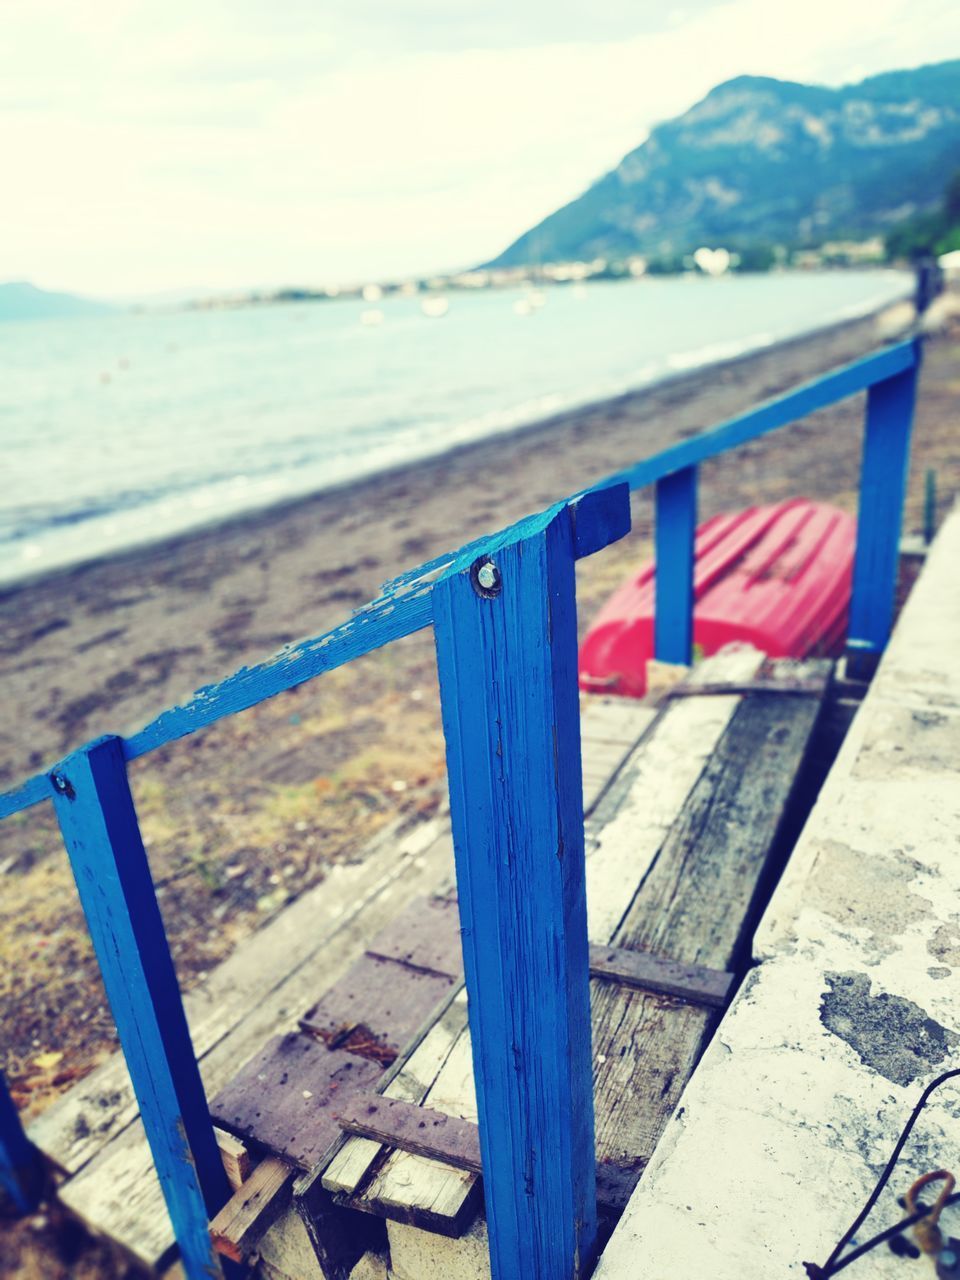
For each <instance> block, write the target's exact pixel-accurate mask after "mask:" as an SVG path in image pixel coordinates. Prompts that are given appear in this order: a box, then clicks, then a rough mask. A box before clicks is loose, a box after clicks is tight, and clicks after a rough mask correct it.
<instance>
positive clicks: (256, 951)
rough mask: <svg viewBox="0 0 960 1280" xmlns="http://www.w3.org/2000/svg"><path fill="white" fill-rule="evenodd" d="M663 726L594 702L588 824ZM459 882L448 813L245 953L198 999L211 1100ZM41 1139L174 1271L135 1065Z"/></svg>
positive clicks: (96, 1225) (410, 831)
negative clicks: (408, 914) (387, 936)
mask: <svg viewBox="0 0 960 1280" xmlns="http://www.w3.org/2000/svg"><path fill="white" fill-rule="evenodd" d="M655 716H656V711H655V710H654V709H652V708H650V707H647V706H644V705H641V704H640V703H636V702H629V701H624V700H622V699H620V700H613V699H610V700H607V699H591V700H590V702H589V705H588V709H587V710H586V712H585V713H584V716H583V726H582V733H583V755H584V806H585V809H586V810H587V811H589V810H590V809H592V808H593V807H594V806H595V804H596V802H597V799H598V798H599V796H600V795H601V793H602V792H603V790H604V789H605V787H606V786H607V785H608V784H609V782H610V780H611V779H612V777H613V776H614V774H615V773H616V771H617V769H618V768H619V766H620V765H621V764H622V762H623V760H624V759H625V757H626V756H627V755H628V753H629V752H630V751H631V749H632V748H633V746H634V745H635V743H636V742H637V740H638V739H639V738H640V737H641V736H642V734H643V733H644V732H645V731H646V730H647V729H648V727H649V726H650V724H651V723H652V721H653V720H654V718H655ZM452 879H453V855H452V841H451V834H450V824H449V818H448V816H447V815H446V813H445V812H443V813H441V815H440V816H438V817H437V818H435V819H432V820H430V821H428V822H426V823H420V824H418V825H416V826H414V827H411V828H407V827H405V826H404V825H402V824H400V825H397V824H395V825H392V826H390V827H388V828H387V829H386V830H385V831H384V832H383V833H381V834H380V835H379V836H378V837H377V838H376V839H375V840H374V841H373V842H372V843H371V844H370V845H369V846H368V847H367V848H366V849H365V851H364V853H363V855H362V857H361V858H359V859H358V860H357V862H356V863H351V864H348V865H343V866H337V867H334V868H332V869H331V871H330V873H329V874H328V876H327V877H326V878H325V879H324V881H323V882H322V883H321V884H319V885H318V886H316V888H314V889H312V890H310V891H309V892H308V893H306V894H304V895H303V897H302V898H299V899H298V900H297V901H296V902H294V903H293V904H292V905H291V906H289V907H288V908H286V909H285V910H284V911H283V912H281V913H280V914H279V915H278V916H277V917H275V918H274V920H272V921H271V922H270V923H269V924H268V925H266V926H265V927H264V928H263V929H261V930H259V931H258V932H257V933H256V934H254V935H253V936H252V937H251V938H249V939H247V940H246V942H244V943H243V944H241V946H240V947H238V948H237V950H236V951H235V952H234V954H233V955H232V956H230V958H229V959H228V960H226V961H225V962H224V963H223V964H222V965H220V966H219V967H218V968H217V969H216V970H214V971H213V972H212V973H211V975H210V977H209V979H208V980H207V981H206V982H205V983H204V984H203V985H202V986H201V987H198V988H197V989H195V990H194V991H192V992H190V993H189V994H188V995H187V997H186V999H185V1005H186V1011H187V1017H188V1021H189V1024H190V1031H191V1035H192V1038H193V1044H194V1048H195V1050H196V1053H197V1057H198V1059H199V1061H200V1069H201V1074H202V1077H203V1081H204V1085H205V1087H206V1090H207V1094H208V1097H211V1098H212V1097H214V1096H215V1095H216V1094H217V1093H219V1092H220V1090H222V1089H223V1088H225V1086H227V1085H228V1083H229V1082H230V1080H231V1079H232V1078H233V1077H234V1075H235V1074H236V1072H237V1069H238V1067H240V1066H242V1065H243V1064H244V1063H246V1062H247V1061H249V1060H250V1059H251V1058H252V1057H253V1056H254V1055H255V1054H257V1053H258V1052H260V1051H261V1050H262V1049H263V1047H264V1044H265V1043H266V1042H267V1041H268V1040H269V1039H271V1038H272V1037H273V1036H275V1035H277V1034H278V1033H281V1032H284V1031H288V1030H295V1029H296V1027H297V1024H298V1019H300V1018H301V1017H303V1016H304V1015H305V1014H306V1013H307V1011H308V1010H310V1008H311V1007H312V1006H313V1005H315V1004H316V1002H317V1000H318V998H319V997H320V996H321V995H322V994H323V992H324V991H325V990H326V989H327V988H329V987H330V986H332V985H333V984H334V983H335V982H337V981H338V980H339V979H341V978H342V977H343V976H344V975H345V974H346V973H347V972H348V971H349V969H350V968H351V966H352V965H354V963H355V962H356V961H357V959H358V957H359V956H360V955H361V954H362V953H363V951H364V948H365V946H366V945H367V944H368V943H369V942H370V941H371V940H372V939H373V938H374V937H375V936H376V935H377V934H378V933H379V932H380V931H381V930H383V929H384V928H385V927H386V926H387V925H388V924H390V923H391V922H392V921H393V920H394V919H395V918H396V917H397V916H398V915H400V913H401V912H402V911H403V910H404V908H406V907H407V906H408V905H409V904H410V903H411V902H412V901H414V900H415V899H417V898H421V897H423V896H424V895H425V894H431V893H440V892H443V891H444V890H446V889H448V888H449V887H450V885H451V884H452ZM29 1136H30V1138H31V1140H32V1141H33V1142H34V1143H35V1144H36V1146H37V1147H38V1148H39V1149H40V1150H41V1151H42V1152H43V1153H44V1155H45V1157H46V1158H47V1160H48V1162H49V1164H50V1166H51V1167H52V1169H53V1170H54V1172H55V1174H56V1177H57V1180H58V1182H59V1189H58V1197H59V1199H60V1201H61V1203H62V1204H63V1205H64V1206H65V1207H66V1208H67V1209H68V1210H69V1211H70V1212H71V1213H72V1214H74V1215H75V1216H76V1217H77V1218H78V1219H79V1220H80V1221H81V1222H83V1223H84V1224H85V1225H86V1226H87V1227H88V1228H89V1229H90V1230H91V1231H92V1232H93V1233H94V1234H96V1235H98V1236H103V1237H105V1238H107V1239H109V1240H112V1241H113V1242H115V1243H116V1245H117V1247H118V1249H120V1250H121V1251H122V1252H123V1253H124V1254H125V1255H127V1256H128V1257H129V1258H130V1259H131V1260H132V1261H133V1262H135V1263H136V1264H138V1265H140V1266H143V1267H146V1268H147V1269H150V1270H153V1269H156V1268H160V1267H162V1266H163V1265H164V1264H165V1263H166V1262H167V1261H168V1260H169V1259H170V1258H171V1256H172V1255H173V1250H174V1238H173V1231H172V1228H171V1225H170V1221H169V1218H168V1215H167V1212H166V1208H165V1206H164V1202H163V1197H162V1193H161V1190H160V1184H159V1182H158V1179H157V1176H156V1173H155V1171H154V1168H153V1163H152V1160H151V1157H150V1152H149V1149H148V1147H147V1143H146V1139H145V1137H144V1133H143V1128H142V1124H141V1123H140V1120H139V1116H138V1109H137V1105H136V1100H135V1098H134V1096H133V1091H132V1089H131V1086H130V1080H129V1076H128V1073H127V1069H126V1066H125V1065H124V1062H123V1058H122V1055H120V1054H119V1053H117V1054H115V1055H114V1056H113V1057H112V1058H111V1059H110V1060H109V1061H108V1062H106V1063H104V1064H103V1065H102V1066H100V1067H99V1068H97V1070H96V1071H94V1072H92V1073H91V1074H90V1075H89V1076H88V1077H86V1079H84V1080H83V1081H81V1082H80V1083H79V1084H78V1085H76V1086H75V1087H74V1088H73V1089H71V1090H70V1091H69V1092H68V1093H66V1094H65V1095H64V1096H63V1097H62V1098H61V1099H59V1100H58V1102H56V1103H55V1104H54V1105H53V1106H52V1107H51V1108H49V1109H48V1110H47V1111H46V1112H44V1113H43V1115H41V1116H40V1117H39V1118H38V1119H37V1120H36V1121H35V1122H34V1123H33V1124H32V1125H31V1126H30V1129H29Z"/></svg>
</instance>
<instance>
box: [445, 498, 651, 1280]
mask: <svg viewBox="0 0 960 1280" xmlns="http://www.w3.org/2000/svg"><path fill="white" fill-rule="evenodd" d="M619 501H620V503H621V504H626V505H627V506H629V502H628V498H627V495H626V493H625V491H620V493H619ZM627 523H629V517H628V520H627ZM574 540H575V534H574V531H573V528H572V523H571V518H570V514H569V512H567V511H565V510H564V511H560V512H558V513H556V515H555V516H554V517H553V518H551V519H550V521H549V522H547V523H546V524H544V525H543V527H542V528H540V529H537V530H531V531H530V532H529V533H527V532H526V531H523V535H522V536H518V537H516V538H515V539H513V540H511V541H510V542H509V543H505V544H502V545H500V546H499V547H498V548H496V550H493V549H491V551H490V552H489V553H488V554H487V555H486V556H481V557H480V558H479V559H478V560H477V561H476V562H475V564H474V566H472V567H471V570H470V571H469V572H463V571H460V572H454V573H451V574H449V575H447V576H446V577H444V578H443V579H441V580H440V582H438V583H437V585H436V586H435V587H434V592H433V605H434V635H435V639H436V646H437V663H438V670H439V675H440V690H441V710H442V714H443V728H444V736H445V739H446V745H447V769H448V775H449V782H450V813H451V821H452V825H453V832H454V855H455V858H456V866H457V892H458V896H459V903H460V920H461V929H462V939H463V958H464V970H465V974H466V982H467V990H468V992H469V993H470V1003H469V1018H470V1026H471V1036H472V1041H473V1050H474V1055H475V1065H476V1093H477V1103H478V1111H479V1123H480V1141H481V1145H482V1148H483V1154H484V1166H485V1168H486V1169H487V1177H486V1178H485V1179H484V1196H485V1202H486V1214H487V1227H488V1231H489V1234H490V1260H491V1270H492V1274H493V1276H494V1277H495V1280H508V1278H509V1277H515V1276H516V1275H518V1274H523V1275H529V1276H531V1277H543V1278H544V1280H546V1277H553V1278H554V1280H563V1278H564V1277H570V1278H572V1277H573V1276H575V1275H577V1274H579V1273H580V1271H581V1269H582V1268H584V1267H585V1266H586V1265H587V1263H588V1260H589V1258H590V1256H591V1254H592V1251H593V1247H594V1240H595V1235H596V1172H595V1168H594V1157H593V1146H594V1142H593V1124H592V1111H593V1091H592V1081H591V1073H590V1043H589V1041H590V1006H589V973H588V965H587V927H586V900H585V879H584V852H583V847H584V846H583V783H582V776H581V770H580V713H579V705H578V700H577V686H576V668H577V635H576V582H575V573H574V564H575V561H574V554H575V553H574ZM485 575H486V578H485ZM508 1046H509V1051H508V1048H507V1047H508ZM518 1187H523V1188H524V1189H525V1192H526V1194H525V1195H523V1196H518V1195H517V1188H518Z"/></svg>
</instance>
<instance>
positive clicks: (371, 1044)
mask: <svg viewBox="0 0 960 1280" xmlns="http://www.w3.org/2000/svg"><path fill="white" fill-rule="evenodd" d="M421 901H422V902H423V906H424V908H425V909H427V910H429V902H430V900H429V899H426V900H421ZM450 910H451V909H450V907H446V911H447V912H450ZM452 913H453V915H454V917H455V915H456V908H455V907H454V908H453V909H452ZM453 940H454V942H456V943H459V933H458V932H457V930H456V925H455V920H454V931H453ZM454 981H455V978H454V976H453V975H449V974H442V973H434V972H429V971H427V970H426V969H421V968H414V967H412V966H411V965H409V964H405V963H403V962H401V961H395V960H384V959H381V958H380V957H378V956H374V955H370V954H369V952H368V953H366V954H364V955H362V956H361V957H360V959H359V960H358V961H357V962H356V964H354V965H353V966H352V967H351V968H350V969H349V970H348V971H347V973H346V974H344V976H343V977H342V978H341V979H340V980H339V981H338V982H336V983H334V985H333V986H332V987H331V988H330V990H329V991H328V992H327V993H326V994H325V995H323V996H321V998H320V999H319V1001H318V1002H317V1003H316V1004H315V1005H314V1006H313V1008H312V1009H311V1010H310V1011H309V1012H308V1013H307V1014H305V1016H304V1017H302V1018H301V1019H300V1026H301V1027H302V1028H303V1030H304V1031H306V1032H308V1033H309V1034H311V1035H314V1036H317V1037H319V1038H320V1039H321V1040H323V1042H324V1043H325V1044H326V1045H327V1047H328V1048H330V1049H340V1048H342V1049H345V1050H347V1051H348V1052H350V1053H355V1054H358V1055H359V1056H361V1057H368V1058H371V1059H373V1060H375V1061H378V1062H380V1064H381V1065H382V1066H389V1065H390V1063H391V1062H393V1060H394V1059H395V1058H396V1056H397V1054H398V1053H399V1052H400V1050H401V1049H402V1048H404V1047H405V1046H406V1044H407V1043H408V1041H409V1040H410V1037H411V1036H412V1035H413V1033H414V1032H415V1031H416V1029H417V1027H419V1026H420V1025H421V1023H422V1022H423V1020H424V1018H425V1017H426V1016H427V1015H428V1014H429V1013H430V1012H431V1010H433V1009H435V1008H436V1007H437V1005H438V1004H439V1002H440V1001H441V1000H442V999H443V997H444V996H445V995H447V994H449V992H450V988H451V986H452V984H453V982H454Z"/></svg>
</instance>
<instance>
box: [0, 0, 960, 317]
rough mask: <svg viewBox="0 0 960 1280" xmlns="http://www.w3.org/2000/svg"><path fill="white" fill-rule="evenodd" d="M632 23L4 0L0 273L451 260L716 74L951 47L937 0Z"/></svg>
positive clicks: (55, 281)
mask: <svg viewBox="0 0 960 1280" xmlns="http://www.w3.org/2000/svg"><path fill="white" fill-rule="evenodd" d="M643 10H644V6H643V5H640V6H639V12H638V7H637V6H636V5H627V4H625V3H624V2H623V0H608V3H606V4H600V3H599V0H597V3H596V4H594V5H593V6H589V5H586V4H579V3H575V2H574V0H566V2H565V3H564V4H562V5H561V6H560V7H559V9H555V10H554V20H553V21H551V17H550V14H551V10H550V9H549V8H547V7H546V6H545V5H543V4H542V3H541V0H537V3H536V4H533V6H532V9H530V10H528V11H527V12H526V13H519V14H518V13H517V8H516V5H515V4H512V3H511V5H508V4H507V0H497V3H496V4H494V5H493V6H492V8H491V9H490V12H489V24H488V25H489V31H490V36H489V39H486V38H485V34H484V28H483V27H482V26H481V25H480V24H479V22H478V19H477V16H476V15H477V13H478V12H482V11H481V10H478V9H477V7H476V6H474V5H472V4H471V5H469V6H466V5H463V4H461V5H456V4H453V3H452V0H449V2H448V0H444V2H443V3H441V0H402V2H401V0H394V3H393V4H392V5H390V4H389V0H380V3H378V4H377V5H374V3H373V2H372V0H364V3H363V4H362V5H358V6H356V5H355V6H353V7H347V6H346V5H343V6H341V7H340V8H339V9H338V10H336V11H333V10H330V9H327V10H323V9H320V8H319V7H318V6H316V5H315V4H309V5H308V4H307V3H306V2H305V0H287V3H285V4H281V5H277V4H272V5H269V4H267V3H266V2H265V0H233V3H230V4H227V3H225V0H195V2H194V3H186V0H168V2H167V3H166V4H161V3H159V2H158V0H150V2H149V3H146V2H143V0H141V2H137V0H97V2H96V4H84V5H77V4H76V3H74V0H32V3H31V4H30V5H29V7H28V6H27V5H26V4H21V3H9V2H8V3H6V4H4V3H2V0H0V29H2V31H3V38H4V43H3V46H2V48H0V140H2V152H0V154H2V156H3V172H4V188H5V193H4V200H3V205H2V208H3V213H2V235H0V279H4V278H24V277H26V278H32V279H35V280H37V281H38V282H39V283H42V284H45V285H48V286H50V287H62V288H72V289H77V290H81V291H86V292H92V293H101V294H104V293H142V292H147V291H150V290H163V289H166V288H170V289H174V288H185V287H190V286H200V287H210V288H214V287H244V286H247V285H255V284H271V283H280V282H294V281H296V282H301V281H303V282H308V283H309V282H316V281H321V280H324V279H346V278H354V277H362V276H365V275H380V274H384V273H397V274H401V273H405V272H407V271H418V270H429V269H431V268H440V267H445V266H455V265H458V264H463V263H469V262H472V261H476V260H479V259H481V258H483V257H485V256H489V255H491V254H493V253H495V252H496V251H497V250H498V249H499V248H501V247H502V246H503V245H504V244H506V243H507V242H508V241H509V240H510V239H511V238H513V236H514V235H516V234H517V233H519V232H520V231H522V230H524V229H525V228H526V226H528V225H529V224H530V223H532V222H533V221H535V220H536V219H537V218H539V217H541V216H543V215H544V214H545V213H547V212H549V211H550V210H551V209H552V208H554V207H556V206H557V205H558V204H560V203H562V202H564V201H565V200H567V199H570V198H571V197H572V196H574V195H576V194H577V193H578V192H579V191H580V190H581V189H582V188H583V187H584V186H586V185H587V184H588V183H589V182H590V181H591V180H592V179H593V178H594V177H596V176H598V175H599V174H600V173H601V172H602V171H603V170H605V169H606V168H608V167H609V166H611V165H612V164H614V163H616V161H617V160H618V159H619V158H620V156H621V155H622V154H623V153H624V152H625V151H627V150H629V149H630V148H631V147H633V146H635V145H637V143H638V142H639V141H641V140H642V138H643V136H644V135H645V132H646V130H647V129H648V127H649V126H650V125H651V124H652V123H654V122H655V121H656V120H657V119H661V118H665V117H667V116H670V115H673V114H675V113H676V112H678V111H680V110H683V109H684V108H686V107H687V106H689V105H690V104H691V103H692V102H694V101H695V100H696V99H697V98H698V97H700V96H702V94H703V93H705V92H706V91H707V90H708V89H709V88H710V87H711V86H712V85H713V84H715V83H717V82H719V81H721V80H723V79H726V78H728V77H730V76H733V75H737V74H740V73H743V72H751V73H756V74H769V75H777V76H781V77H787V78H794V79H814V80H820V81H825V82H828V83H838V82H841V81H844V80H847V79H856V78H859V77H860V76H862V75H864V74H871V73H873V72H875V71H879V70H883V69H887V68H891V67H895V66H909V65H912V64H916V63H918V62H923V61H935V60H937V59H939V58H942V57H946V56H949V53H950V52H951V51H952V50H956V49H958V48H960V6H958V5H956V4H955V3H953V0H950V2H949V3H946V2H945V0H871V2H870V3H869V4H866V3H864V2H863V0H858V2H857V3H847V4H837V3H836V0H805V3H803V4H799V3H795V2H793V0H791V2H789V3H781V4H780V5H779V6H776V7H775V6H771V5H770V4H769V0H727V2H726V3H709V4H706V3H704V0H700V3H699V4H697V5H695V6H693V7H691V6H687V7H686V9H685V10H684V8H682V7H681V8H680V9H678V10H676V11H674V12H673V13H672V14H670V13H669V12H668V11H667V10H665V9H664V8H663V7H660V6H657V7H654V6H649V7H648V9H647V13H646V17H645V16H644V12H643ZM511 15H513V16H512V17H511ZM591 15H593V19H594V20H593V21H592V22H591V21H590V19H591ZM541 33H542V34H541ZM558 34H559V35H564V36H567V37H570V38H568V39H566V40H565V42H562V43H561V42H559V41H558V38H557V36H558ZM601 34H602V36H603V38H599V36H600V35H601ZM458 35H459V37H460V39H461V40H462V42H463V43H462V45H461V44H458ZM538 36H539V39H538V38H537V37H538ZM588 36H589V37H590V38H587V37H588ZM614 37H617V38H614ZM468 41H472V42H473V45H474V47H470V46H469V45H468V44H467V42H468ZM480 46H486V47H480Z"/></svg>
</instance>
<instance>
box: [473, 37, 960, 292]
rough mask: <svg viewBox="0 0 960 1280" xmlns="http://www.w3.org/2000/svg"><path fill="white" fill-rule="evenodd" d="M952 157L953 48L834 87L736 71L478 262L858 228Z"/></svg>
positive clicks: (906, 204)
mask: <svg viewBox="0 0 960 1280" xmlns="http://www.w3.org/2000/svg"><path fill="white" fill-rule="evenodd" d="M958 167H960V59H958V60H955V61H952V62H942V63H937V64H935V65H932V66H925V67H918V68H916V69H914V70H909V71H892V72H887V73H886V74H884V75H878V76H872V77H871V78H870V79H868V80H864V81H862V82H861V83H860V84H857V85H846V86H844V87H843V88H840V89H828V88H823V87H821V86H818V85H807V84H795V83H792V82H790V81H785V80H774V79H770V78H768V77H765V76H739V77H737V79H735V80H728V81H727V82H726V83H725V84H721V85H718V86H717V87H716V88H715V89H712V90H711V91H710V93H708V94H707V96H706V97H705V98H704V99H703V100H702V101H701V102H698V103H697V105H696V106H694V107H691V109H690V110H689V111H687V112H686V113H685V114H684V115H682V116H678V117H677V118H676V119H675V120H670V121H667V122H666V123H664V124H660V125H658V126H657V127H656V128H655V129H653V131H652V132H651V133H650V136H649V137H648V138H647V140H646V142H644V143H643V144H642V145H641V146H639V147H637V148H636V150H634V151H631V152H630V153H629V154H628V155H626V156H624V158H623V160H621V162H620V164H618V165H617V167H616V168H615V169H614V170H612V171H611V172H610V173H608V174H606V175H605V176H604V177H602V178H601V179H600V180H599V181H598V182H596V183H594V185H593V186H592V187H590V188H589V189H588V190H587V191H585V192H584V193H583V195H581V196H580V197H578V198H577V199H576V200H573V201H571V203H570V204H568V205H565V206H564V207H563V208H562V209H558V210H557V212H556V213H553V214H551V215H550V216H549V217H548V218H545V219H544V221H543V222H541V223H540V224H539V225H538V226H536V227H533V228H532V229H531V230H530V231H528V232H526V233H525V234H524V235H522V236H521V237H520V238H519V240H516V241H515V242H514V243H513V244H512V245H510V247H509V248H508V249H506V250H505V251H504V252H503V253H502V254H501V255H500V256H499V257H498V258H496V259H495V260H494V261H493V262H492V263H489V264H487V265H489V266H517V265H521V264H527V263H531V262H549V261H573V260H591V259H593V258H596V257H606V258H623V257H628V256H629V255H631V254H635V253H639V254H647V255H656V256H670V255H675V254H681V253H686V252H689V251H690V250H692V249H694V248H696V247H697V246H699V245H724V246H726V247H727V248H738V247H742V246H750V245H757V244H785V245H789V246H802V245H815V244H821V243H823V241H824V240H828V239H837V238H845V237H854V238H863V237H866V236H870V235H873V234H882V233H883V232H884V231H885V230H886V229H888V228H889V227H890V226H891V225H892V224H893V223H895V222H897V221H898V220H900V219H902V218H904V217H906V216H908V215H910V214H912V213H915V212H919V211H923V210H924V209H926V208H932V207H934V206H935V205H936V204H937V203H938V201H939V199H940V197H941V195H942V192H943V187H944V183H945V182H946V179H947V178H948V177H949V175H950V173H951V172H952V171H953V170H954V169H956V168H958Z"/></svg>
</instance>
